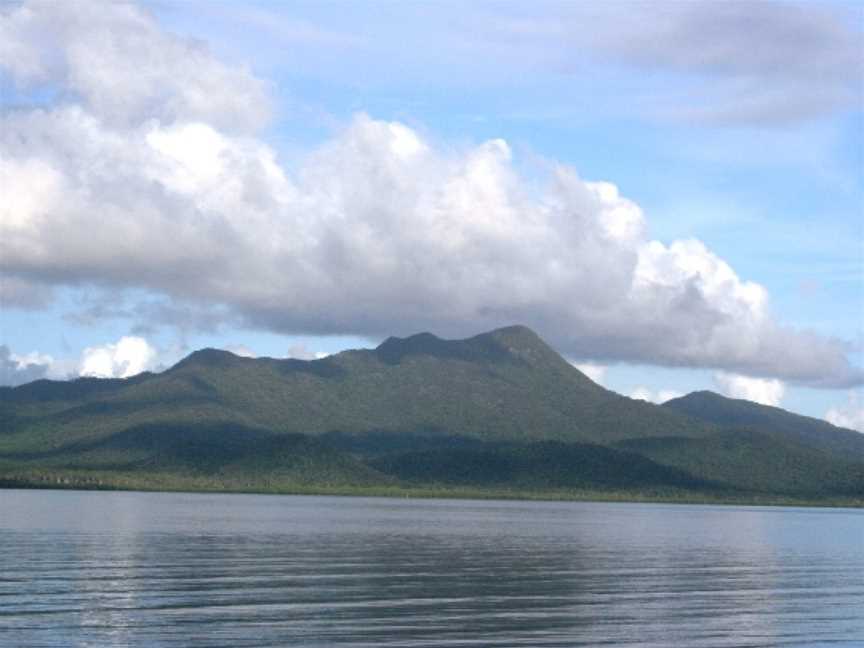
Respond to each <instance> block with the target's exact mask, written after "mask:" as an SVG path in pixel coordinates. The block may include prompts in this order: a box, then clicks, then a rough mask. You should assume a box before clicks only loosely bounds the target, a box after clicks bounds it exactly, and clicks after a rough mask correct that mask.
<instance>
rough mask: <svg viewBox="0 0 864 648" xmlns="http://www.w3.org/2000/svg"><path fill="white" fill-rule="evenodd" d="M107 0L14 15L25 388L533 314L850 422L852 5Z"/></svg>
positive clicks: (698, 379) (861, 255) (9, 148)
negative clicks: (227, 354) (602, 185)
mask: <svg viewBox="0 0 864 648" xmlns="http://www.w3.org/2000/svg"><path fill="white" fill-rule="evenodd" d="M93 6H94V5H93V3H90V5H89V6H85V5H84V4H81V5H78V4H76V3H74V2H73V3H69V5H68V6H66V5H64V6H63V7H62V8H61V6H60V5H57V4H56V3H50V2H41V3H40V2H34V3H26V4H25V5H23V6H17V5H15V4H12V5H9V6H8V7H7V6H4V9H3V12H4V13H3V20H4V21H5V23H6V25H5V27H3V28H0V29H4V28H5V29H6V30H8V31H7V32H6V34H7V35H9V37H8V38H7V39H6V41H7V43H11V45H8V46H7V48H6V50H5V51H4V50H2V49H0V64H2V65H0V67H2V68H3V70H4V71H3V76H2V78H0V82H2V105H3V110H4V115H5V122H4V128H3V135H4V136H3V138H2V146H3V148H2V149H0V151H2V152H3V153H4V155H5V156H6V157H7V159H8V160H10V161H11V162H10V165H9V169H10V170H9V171H8V172H7V175H6V176H4V177H5V180H4V184H5V185H6V186H5V187H4V188H5V189H7V190H9V189H11V190H12V191H15V192H16V196H19V197H21V198H20V200H17V199H16V200H15V201H11V203H12V204H11V205H10V207H9V210H10V211H9V212H8V213H7V215H6V216H5V220H6V223H7V225H10V226H15V227H18V229H17V230H15V231H14V232H12V234H11V235H9V236H7V237H6V241H7V245H8V246H10V247H9V248H8V249H7V250H6V251H5V253H4V254H2V255H0V258H5V262H4V263H3V267H2V268H0V270H2V272H3V273H4V275H3V276H4V278H5V282H6V283H5V286H6V290H5V292H4V305H3V312H2V336H0V344H2V345H5V347H6V352H5V356H4V357H3V361H4V362H5V365H4V367H5V369H4V371H5V374H4V379H5V380H6V382H10V383H12V382H20V381H21V380H23V379H24V378H32V377H35V376H38V375H50V376H54V377H59V376H64V375H77V374H80V373H82V372H83V373H91V374H94V373H96V374H99V372H101V374H100V375H109V374H110V375H123V374H125V373H128V372H129V371H132V370H134V369H135V368H144V367H152V366H159V365H160V364H166V363H170V362H172V361H174V360H176V359H177V358H179V357H180V356H182V355H183V354H185V353H188V352H189V351H191V350H193V349H195V348H198V347H201V346H218V347H228V348H235V349H238V350H239V349H240V348H241V347H242V348H245V349H246V350H247V351H251V352H254V353H256V354H260V355H272V356H285V355H287V354H291V355H296V356H302V357H312V356H314V354H315V353H321V352H334V351H338V350H340V349H343V348H347V347H354V346H371V345H374V344H377V343H378V342H379V341H380V340H381V339H382V338H383V337H385V336H386V335H387V334H389V333H395V334H407V333H411V332H415V331H418V330H423V329H431V330H432V331H433V332H436V333H439V334H441V335H444V336H455V335H460V336H461V335H469V334H472V333H478V332H481V331H482V330H484V329H485V328H488V327H490V326H493V325H499V324H500V325H503V324H507V323H511V320H518V321H525V320H527V322H526V323H529V324H530V325H532V326H533V327H534V328H536V329H537V330H538V332H540V333H541V335H543V336H544V337H546V338H547V339H548V340H549V341H550V342H551V343H552V344H553V346H555V347H556V348H558V349H559V350H561V351H562V353H564V354H565V355H566V356H567V357H568V358H570V359H572V360H573V361H574V362H576V363H579V364H581V365H582V366H584V365H585V363H591V364H592V366H594V367H595V368H596V367H600V369H595V370H594V375H595V376H596V377H597V378H599V379H600V380H601V381H602V382H603V383H604V384H605V385H606V386H607V387H609V388H611V389H615V390H617V391H620V392H622V393H625V394H633V393H637V395H641V396H642V397H649V398H653V399H659V398H660V397H661V392H662V395H663V396H668V395H670V394H672V393H674V392H677V393H685V392H688V391H691V390H695V389H705V388H707V389H714V390H719V391H724V392H725V393H727V394H730V395H733V396H741V397H750V398H755V399H760V400H762V401H763V402H769V403H774V404H779V405H781V406H783V407H786V408H788V409H791V410H793V411H798V412H802V413H806V414H808V415H812V416H818V417H823V416H826V415H827V414H828V413H829V412H833V413H832V414H831V416H830V418H831V420H834V421H836V422H839V423H840V424H843V425H849V426H856V427H860V426H862V425H864V418H862V412H861V400H862V397H861V392H860V384H861V378H860V373H861V369H860V368H861V367H862V365H864V362H862V344H864V331H862V327H864V324H862V323H864V218H862V205H864V187H862V169H864V161H862V151H864V121H862V86H864V76H862V64H861V52H862V50H864V35H862V29H864V9H862V7H861V5H860V4H857V3H771V2H756V3H749V2H732V3H701V2H693V3H660V2H653V3H645V2H642V3H637V2H616V3H596V4H592V3H572V2H540V3H531V4H525V3H515V2H495V3H488V2H477V3H471V4H470V5H468V6H467V7H466V6H465V4H464V3H455V2H435V3H421V2H399V3H397V2H382V3H345V2H308V3H305V2H291V3H287V2H285V3H283V2H259V3H254V2H242V3H241V2H218V3H216V2H182V3H181V2H170V1H165V0H154V1H152V2H145V3H142V4H139V5H129V6H124V7H119V8H118V7H117V6H114V7H112V8H111V9H110V10H109V9H107V8H106V9H103V10H102V11H99V12H98V15H97V13H92V12H95V11H97V10H96V9H93V8H92V7H93ZM70 12H71V13H70ZM2 34H3V32H2V31H0V35H2ZM106 35H108V36H107V37H106ZM115 38H116V41H114V40H112V39H115ZM106 42H110V46H109V45H105V46H104V48H103V49H100V45H99V44H98V43H103V44H104V43H106ZM156 51H158V52H159V53H160V54H159V55H158V56H156V55H153V52H156ZM148 79H150V80H152V81H153V82H152V83H151V82H149V81H148ZM76 110H77V112H74V111H76ZM358 115H361V117H358ZM196 125H197V126H196ZM85 138H86V139H85ZM499 140H502V141H503V142H506V145H498V144H495V142H498V141H499ZM124 141H125V142H128V146H125V145H124ZM490 142H492V144H489V143H490ZM405 146H408V148H409V149H410V150H408V153H405V151H406V150H407V149H405V148H404V147H405ZM82 151H83V152H82ZM154 151H155V152H154ZM208 156H211V157H208ZM212 156H216V157H218V158H219V159H220V160H222V162H224V161H225V160H229V161H230V162H231V164H232V165H233V166H228V163H227V162H226V163H225V164H224V165H222V166H219V168H218V169H217V168H216V167H214V164H215V163H214V161H213V157H212ZM106 161H107V164H106ZM222 162H220V164H222ZM136 165H137V166H136ZM170 165H174V166H170ZM178 165H179V166H178ZM268 165H273V166H272V167H271V166H268ZM394 165H395V166H394ZM82 169H83V170H84V171H86V173H85V172H82V171H81V170H82ZM136 169H137V171H136ZM273 169H275V170H273ZM564 170H566V171H564ZM228 173H233V174H234V175H233V176H232V177H235V178H236V177H242V178H243V180H242V183H244V184H242V186H241V185H239V184H238V186H237V187H236V188H235V187H234V186H233V185H231V187H230V191H229V189H227V188H226V187H228V185H229V183H228V182H227V181H226V180H225V178H227V177H228V175H225V176H224V177H223V176H222V175H220V174H228ZM161 174H169V175H161ZM184 174H185V175H184ZM214 174H215V175H214ZM283 176H284V177H283ZM261 177H264V178H265V180H261ZM178 178H180V179H179V180H178ZM181 180H182V182H181ZM597 181H602V182H607V183H611V184H614V185H615V187H617V194H615V196H611V197H610V195H609V194H608V193H607V194H604V196H605V197H604V196H600V194H599V193H597V192H600V191H601V190H600V189H598V188H597V186H596V185H594V184H592V183H595V182H597ZM156 185H158V187H159V191H158V192H157V191H156V190H155V189H153V187H154V186H156ZM130 187H134V189H131V188H130ZM430 187H432V188H434V191H433V190H432V189H430ZM454 187H458V188H459V189H458V193H454V192H456V189H454ZM550 187H551V188H550ZM235 189H236V190H235ZM367 189H369V191H366V190H367ZM52 192H53V193H52ZM586 192H587V193H586ZM55 193H56V194H57V195H56V196H55V195H54V194H55ZM370 193H371V195H370ZM30 194H32V199H31V198H27V197H28V195H30ZM333 195H337V196H340V198H339V200H338V201H336V200H334V199H332V196H333ZM48 196H50V197H52V199H53V202H50V204H49V202H48ZM250 196H251V198H250ZM598 196H599V197H598ZM25 198H27V199H25ZM624 199H626V201H627V202H624ZM90 200H92V201H94V202H93V204H96V205H102V206H106V207H105V209H104V211H103V210H102V209H101V208H96V209H95V210H94V209H93V208H92V207H91V206H90V205H91V203H90V202H88V201H90ZM34 205H36V207H34ZM37 207H38V209H37ZM52 209H53V210H54V211H52ZM630 209H636V210H638V214H639V215H638V218H637V217H636V216H632V218H636V219H637V220H638V223H637V224H636V225H633V227H635V228H636V229H637V230H638V231H636V230H634V232H631V233H628V234H627V235H626V236H623V235H621V234H620V232H619V233H618V234H616V235H615V236H613V237H611V238H610V235H609V233H608V232H606V231H605V230H603V229H602V228H603V227H605V226H604V225H603V223H608V222H610V220H609V219H616V218H625V217H624V216H621V214H622V213H624V212H626V211H627V210H630ZM12 210H17V211H14V212H13V211H12ZM28 210H29V211H28ZM160 210H161V211H160ZM622 210H624V211H622ZM310 213H314V214H315V216H314V217H312V216H310ZM627 213H631V212H627ZM241 214H242V218H241V216H240V215H241ZM37 216H38V218H39V219H41V220H38V222H37V220H36V219H37ZM28 218H29V219H31V220H32V223H36V224H35V225H34V224H32V223H30V225H28V227H30V228H31V229H25V225H24V224H23V223H25V221H26V220H27V219H28ZM52 218H53V219H54V220H53V221H52V220H51V219H52ZM626 218H631V217H630V216H627V217H626ZM632 218H631V221H632ZM568 219H569V220H568ZM604 219H605V220H604ZM631 221H628V222H631ZM634 222H636V221H632V222H631V224H632V223H634ZM574 223H575V224H574ZM196 224H197V225H196ZM529 225H530V227H529ZM67 227H68V229H67ZM195 227H200V228H201V229H200V230H198V231H199V232H205V234H204V235H201V236H196V235H195V234H194V232H195V231H196V230H195ZM175 228H176V229H175ZM598 228H599V229H598ZM58 232H62V236H61V234H59V233H58ZM442 236H443V239H442ZM622 236H623V237H622ZM442 240H444V243H442ZM196 241H201V244H200V250H199V249H198V247H197V246H198V243H197V242H196ZM304 241H305V243H304ZM676 241H679V242H686V241H691V242H692V241H696V242H698V245H695V244H688V245H683V244H682V245H677V246H676V244H675V242H676ZM310 242H311V243H310ZM322 242H323V243H322ZM651 242H654V243H656V245H655V247H654V248H652V247H651V245H649V244H650V243H651ZM325 243H326V245H325ZM445 243H446V244H445ZM313 244H314V246H315V251H314V253H313V252H312V251H311V250H312V248H311V247H310V246H312V245H313ZM11 246H15V247H14V248H13V247H11ZM175 246H176V249H175ZM657 246H660V247H657ZM651 249H653V250H654V253H653V255H652V254H648V251H649V250H651ZM193 252H194V253H193ZM208 259H210V261H209V262H208ZM334 267H336V268H337V269H338V272H336V271H334V270H333V268H334ZM222 268H227V270H224V271H223V270H221V269H222ZM280 269H284V272H280ZM508 272H510V273H512V274H511V275H510V276H508ZM730 272H731V273H732V274H731V275H730V274H729V273H730ZM412 273H416V277H415V276H413V274H412ZM244 281H248V284H245V285H244ZM640 282H641V283H640ZM750 284H758V285H759V286H761V287H762V289H761V290H762V292H764V298H763V297H762V296H760V295H762V292H760V289H757V288H753V287H748V286H750ZM633 286H636V287H637V288H638V291H635V289H634V288H633ZM324 287H326V289H325V288H324ZM461 287H464V288H465V289H464V291H463V290H461V289H460V288H461ZM634 291H635V292H634ZM319 292H320V294H319ZM456 296H458V298H457V299H455V300H449V299H448V297H456ZM345 304H350V307H349V306H346V305H345ZM727 320H728V321H727ZM678 337H680V344H679V345H678V347H679V348H676V344H675V343H676V342H678V339H677V338H678ZM691 337H692V340H691V339H690V338H691ZM131 338H135V339H140V340H143V341H144V342H143V345H142V344H141V343H139V344H137V345H136V344H132V343H130V342H128V340H129V339H131ZM124 339H126V340H127V341H126V342H124V343H122V344H121V341H122V340H124ZM700 340H702V341H704V344H703V345H702V346H701V347H699V341H700ZM739 342H740V344H739ZM688 345H693V346H692V349H691V348H687V349H686V350H684V351H682V350H681V348H683V347H687V346H688Z"/></svg>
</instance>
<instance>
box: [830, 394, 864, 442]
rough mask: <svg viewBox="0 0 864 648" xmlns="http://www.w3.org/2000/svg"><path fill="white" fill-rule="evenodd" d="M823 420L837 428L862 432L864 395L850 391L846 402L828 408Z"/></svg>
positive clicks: (863, 424) (863, 427)
mask: <svg viewBox="0 0 864 648" xmlns="http://www.w3.org/2000/svg"><path fill="white" fill-rule="evenodd" d="M825 420H826V421H828V422H829V423H831V424H832V425H836V426H838V427H844V428H849V429H850V430H858V431H859V432H864V395H862V393H861V392H860V391H855V390H850V391H849V394H848V397H847V400H846V402H845V403H844V404H842V405H838V406H836V407H832V408H830V409H829V410H828V411H827V412H826V413H825Z"/></svg>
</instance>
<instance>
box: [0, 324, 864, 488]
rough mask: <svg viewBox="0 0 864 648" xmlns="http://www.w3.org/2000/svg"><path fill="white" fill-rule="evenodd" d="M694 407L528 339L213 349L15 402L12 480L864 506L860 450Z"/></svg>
mask: <svg viewBox="0 0 864 648" xmlns="http://www.w3.org/2000/svg"><path fill="white" fill-rule="evenodd" d="M691 396H692V397H699V395H698V394H693V395H691ZM689 398H690V397H685V399H676V401H673V402H670V403H668V404H667V405H665V406H662V407H661V406H657V405H653V404H650V403H646V402H643V401H636V400H632V399H629V398H625V397H623V396H620V395H618V394H615V393H614V392H611V391H608V390H606V389H604V388H602V387H601V386H599V385H597V384H595V383H593V382H592V381H591V380H590V379H588V378H587V377H586V376H585V375H584V374H582V373H581V372H580V371H578V370H577V369H576V368H574V367H573V366H572V365H571V364H570V363H568V362H567V361H566V360H564V359H563V358H562V357H561V356H560V355H558V354H557V353H556V352H555V351H554V350H553V349H551V348H550V347H549V346H548V345H547V344H546V343H545V342H543V341H542V340H541V339H540V338H539V337H538V336H537V335H536V334H535V333H534V332H532V331H531V330H529V329H527V328H525V327H521V326H511V327H507V328H503V329H498V330H495V331H492V332H489V333H484V334H481V335H477V336H475V337H472V338H468V339H465V340H443V339H440V338H438V337H436V336H434V335H432V334H430V333H421V334H418V335H413V336H410V337H407V338H395V337H393V338H388V339H387V340H386V341H385V342H383V343H382V344H381V345H380V346H379V347H378V348H376V349H372V350H352V351H345V352H342V353H339V354H336V355H333V356H329V357H327V358H323V359H319V360H312V361H303V360H280V359H273V358H257V359H254V358H245V357H239V356H236V355H234V354H231V353H229V352H227V351H220V350H216V349H204V350H200V351H196V352H194V353H192V354H191V355H189V356H188V357H186V358H185V359H183V360H182V361H181V362H179V363H178V364H176V365H175V366H174V367H172V368H171V369H169V370H167V371H165V372H162V373H158V374H153V373H145V374H141V375H139V376H135V377H133V378H129V379H125V380H116V379H112V380H99V379H94V378H83V379H78V380H75V381H70V382H52V381H46V380H40V381H36V382H33V383H30V384H27V385H22V386H20V387H16V388H0V480H5V482H6V483H9V484H24V485H27V484H45V483H57V480H60V481H61V483H64V481H63V480H65V483H68V484H70V485H91V486H92V485H95V486H104V487H111V486H121V487H148V488H149V487H153V488H196V489H197V488H215V489H228V490H282V491H290V490H297V489H302V488H314V487H322V488H323V487H327V488H348V487H356V488H372V487H381V488H388V489H394V488H395V489H398V488H403V487H412V488H423V487H439V486H445V487H448V488H449V487H470V488H475V489H476V488H481V489H482V488H494V489H497V490H501V489H518V490H520V491H532V492H533V491H552V490H554V491H568V490H580V491H586V490H589V491H590V490H592V489H593V490H598V489H599V490H602V491H613V490H617V491H627V492H629V493H648V492H652V493H658V492H661V491H663V492H685V491H686V492H690V493H708V492H710V493H715V494H717V493H719V494H723V495H730V496H731V495H734V494H741V493H745V492H746V493H768V494H771V493H773V494H783V495H793V496H801V497H804V496H806V497H814V496H820V497H821V496H846V497H858V496H859V495H864V472H862V470H861V467H862V466H864V451H861V450H860V448H859V447H858V446H857V445H855V444H856V440H857V439H856V440H851V439H852V437H850V436H849V435H850V434H853V435H854V434H857V433H855V432H851V431H842V430H838V429H837V428H834V427H833V426H830V425H828V424H827V423H826V424H824V425H825V426H827V427H826V428H824V429H821V428H820V429H818V430H816V431H815V432H814V431H810V429H811V428H808V427H806V426H803V427H802V425H803V424H801V423H800V422H799V423H798V424H793V423H790V422H789V421H792V420H793V419H794V418H795V415H792V414H789V413H788V412H783V411H782V410H777V411H776V412H772V413H771V414H772V415H771V416H767V415H763V416H762V419H760V418H759V417H758V416H756V415H755V414H754V415H752V416H751V417H750V418H747V417H745V416H744V415H743V414H741V415H740V416H738V418H736V417H735V416H732V415H731V414H725V415H724V414H723V412H724V411H731V410H729V408H726V409H725V410H724V408H723V407H721V406H719V405H716V404H715V406H712V407H707V406H705V407H700V406H696V405H694V404H693V403H696V402H697V401H698V398H697V400H696V401H692V402H691V401H688V400H687V399H689ZM701 398H703V400H705V399H706V398H707V397H704V396H702V397H701ZM718 398H719V397H718ZM709 400H710V399H709ZM723 400H728V399H723ZM677 401H684V403H680V402H677ZM721 405H722V403H721ZM756 407H757V408H758V407H760V406H756ZM736 411H737V410H736ZM760 411H761V410H760ZM783 415H786V416H785V417H784V416H783ZM754 416H755V418H754ZM789 417H792V418H789ZM798 418H804V417H798ZM763 419H764V420H763ZM809 420H810V421H812V419H809ZM805 428H806V429H805ZM813 429H815V428H813ZM847 446H848V448H847ZM841 448H846V449H847V452H845V453H844V454H843V456H840V455H838V452H839V451H840V449H841ZM768 458H772V460H770V461H769V460H768ZM777 458H782V460H778V459H777ZM790 467H794V470H792V469H791V468H790ZM757 469H758V470H757ZM754 471H755V472H756V473H757V474H758V476H759V478H758V479H752V478H750V477H748V475H750V474H751V473H753V472H754Z"/></svg>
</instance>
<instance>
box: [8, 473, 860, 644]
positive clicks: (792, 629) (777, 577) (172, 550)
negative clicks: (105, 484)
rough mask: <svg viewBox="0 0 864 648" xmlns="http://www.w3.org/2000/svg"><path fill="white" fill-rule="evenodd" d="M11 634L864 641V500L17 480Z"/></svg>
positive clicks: (92, 640) (11, 501)
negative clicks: (163, 487)
mask: <svg viewBox="0 0 864 648" xmlns="http://www.w3.org/2000/svg"><path fill="white" fill-rule="evenodd" d="M0 645H4V646H5V645H9V646H21V647H25V646H26V647H29V646H52V647H53V646H63V647H67V646H147V647H151V646H153V647H159V646H172V647H173V646H226V647H228V646H231V647H234V646H238V647H241V646H308V647H318V646H348V647H353V648H359V647H361V646H370V647H371V646H406V647H407V646H411V647H414V648H416V647H433V646H435V647H437V646H602V645H619V646H644V647H654V646H657V647H659V646H664V647H665V646H681V647H689V648H698V647H701V646H736V647H744V646H864V512H862V511H858V510H846V509H798V508H761V507H728V506H686V505H662V504H620V503H611V504H606V503H602V504H601V503H583V502H554V503H553V502H502V501H466V500H413V499H391V498H338V497H291V496H272V495H203V494H175V493H119V492H118V493H105V492H74V491H16V490H0Z"/></svg>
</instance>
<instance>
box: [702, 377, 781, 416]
mask: <svg viewBox="0 0 864 648" xmlns="http://www.w3.org/2000/svg"><path fill="white" fill-rule="evenodd" d="M714 383H715V384H716V385H717V387H718V388H719V389H720V391H721V392H723V393H724V394H725V395H726V396H729V397H730V398H743V399H745V400H749V401H753V402H754V403H761V404H762V405H773V406H775V407H776V406H778V405H780V403H781V401H782V400H783V394H784V393H785V391H786V385H784V384H783V382H782V381H780V380H776V379H773V380H767V379H762V378H751V377H749V376H740V375H737V374H730V373H726V372H722V371H721V372H718V373H716V374H714Z"/></svg>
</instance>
